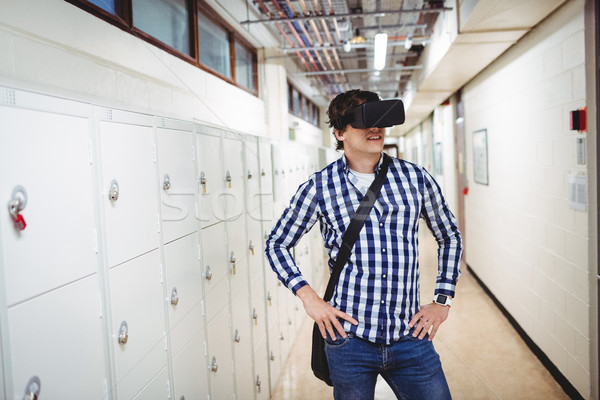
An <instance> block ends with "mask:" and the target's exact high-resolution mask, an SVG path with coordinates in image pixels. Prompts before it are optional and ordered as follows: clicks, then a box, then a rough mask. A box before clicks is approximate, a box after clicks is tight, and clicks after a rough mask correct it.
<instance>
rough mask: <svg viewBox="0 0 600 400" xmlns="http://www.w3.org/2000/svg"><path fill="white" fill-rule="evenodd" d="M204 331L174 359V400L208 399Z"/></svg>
mask: <svg viewBox="0 0 600 400" xmlns="http://www.w3.org/2000/svg"><path fill="white" fill-rule="evenodd" d="M204 343H205V338H204V331H203V330H202V331H200V332H199V333H198V334H197V335H196V336H194V338H192V340H191V341H190V342H189V343H188V344H187V345H186V346H185V347H184V348H183V349H182V350H181V351H180V352H179V353H178V354H176V355H175V357H174V359H173V376H174V378H173V379H174V384H175V392H174V393H175V396H174V397H173V398H174V399H181V398H182V396H184V397H185V398H186V399H190V400H193V399H206V398H208V394H209V390H208V370H207V368H206V366H207V365H208V361H207V359H206V355H205V348H204Z"/></svg>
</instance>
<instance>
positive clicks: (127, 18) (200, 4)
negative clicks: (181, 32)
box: [65, 0, 258, 96]
mask: <svg viewBox="0 0 600 400" xmlns="http://www.w3.org/2000/svg"><path fill="white" fill-rule="evenodd" d="M65 1H66V2H67V3H70V4H72V5H74V6H76V7H78V8H80V9H82V10H84V11H86V12H88V13H90V14H92V15H94V16H96V17H98V18H100V19H102V20H104V21H106V22H108V23H110V24H112V25H114V26H116V27H118V28H120V29H122V30H124V31H125V32H128V33H129V34H131V35H133V36H135V37H137V38H139V39H142V40H144V41H146V42H148V43H150V44H152V45H154V46H156V47H158V48H160V49H162V50H164V51H166V52H167V53H169V54H171V55H173V56H175V57H178V58H180V59H182V60H184V61H186V62H188V63H190V64H192V65H194V66H196V67H198V68H199V69H201V70H203V71H205V72H208V73H210V74H211V75H215V76H217V77H218V78H220V79H222V80H224V81H226V82H227V83H229V84H232V85H234V86H236V87H238V88H240V89H242V90H245V91H246V92H248V93H250V94H252V95H254V96H258V61H257V60H258V57H257V51H256V49H255V48H254V46H252V44H251V43H250V42H249V41H248V40H246V39H245V38H244V37H243V36H241V35H240V34H239V33H237V32H236V31H235V30H234V29H233V28H232V27H231V26H230V25H229V24H228V23H227V22H226V21H225V20H224V19H223V18H221V16H219V15H218V14H217V12H216V11H214V10H213V9H212V8H210V6H209V5H208V3H206V1H205V0H185V2H186V6H187V9H188V16H189V21H188V23H189V26H190V29H189V32H188V33H189V35H190V49H189V52H190V54H186V53H182V52H181V51H179V50H177V49H175V48H173V47H171V46H170V45H168V44H166V43H164V42H162V41H161V40H159V39H157V38H155V37H154V36H152V35H150V34H149V33H146V32H144V31H142V30H141V29H139V28H136V27H135V26H133V15H132V10H133V8H132V0H116V1H115V10H116V13H115V14H112V13H110V12H108V11H106V10H104V9H103V8H101V7H99V6H97V5H95V4H93V3H91V2H89V1H88V0H65ZM198 13H202V14H203V15H204V16H205V17H206V18H208V19H209V20H211V21H212V22H213V23H215V24H217V25H219V26H220V27H222V28H223V29H224V30H225V31H226V32H227V37H228V40H229V63H230V68H231V78H229V77H227V76H225V75H222V74H221V73H219V72H218V71H216V70H214V69H212V68H210V67H208V66H206V65H204V64H202V63H201V62H200V54H199V49H198V43H199V38H198ZM236 42H237V43H239V44H240V45H241V46H243V47H244V48H245V49H246V50H248V51H249V52H250V54H252V79H253V84H254V89H252V88H247V87H245V86H243V85H241V84H239V83H237V82H236V79H235V78H236V76H235V60H236V59H235V44H236Z"/></svg>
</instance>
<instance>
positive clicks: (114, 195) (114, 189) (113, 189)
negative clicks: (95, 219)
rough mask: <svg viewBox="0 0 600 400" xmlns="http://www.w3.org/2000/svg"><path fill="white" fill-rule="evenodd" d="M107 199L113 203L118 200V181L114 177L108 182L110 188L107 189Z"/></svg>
mask: <svg viewBox="0 0 600 400" xmlns="http://www.w3.org/2000/svg"><path fill="white" fill-rule="evenodd" d="M108 199H109V200H110V201H112V202H113V203H114V202H115V201H117V200H119V182H117V180H116V179H113V180H112V181H111V182H110V189H109V191H108Z"/></svg>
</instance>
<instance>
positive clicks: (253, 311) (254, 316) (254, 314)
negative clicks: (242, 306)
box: [252, 308, 258, 325]
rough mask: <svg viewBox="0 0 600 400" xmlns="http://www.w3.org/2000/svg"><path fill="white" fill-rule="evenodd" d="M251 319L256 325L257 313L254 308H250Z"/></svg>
mask: <svg viewBox="0 0 600 400" xmlns="http://www.w3.org/2000/svg"><path fill="white" fill-rule="evenodd" d="M252 319H253V320H254V325H258V314H257V313H256V308H253V309H252Z"/></svg>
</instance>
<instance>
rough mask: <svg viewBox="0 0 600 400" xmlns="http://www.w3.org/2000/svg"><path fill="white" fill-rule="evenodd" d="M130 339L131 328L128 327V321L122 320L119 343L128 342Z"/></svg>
mask: <svg viewBox="0 0 600 400" xmlns="http://www.w3.org/2000/svg"><path fill="white" fill-rule="evenodd" d="M128 340H129V328H128V327H127V322H125V321H123V322H121V326H120V327H119V344H126V343H127V341H128Z"/></svg>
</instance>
